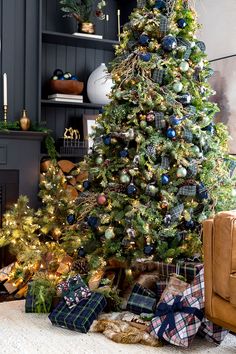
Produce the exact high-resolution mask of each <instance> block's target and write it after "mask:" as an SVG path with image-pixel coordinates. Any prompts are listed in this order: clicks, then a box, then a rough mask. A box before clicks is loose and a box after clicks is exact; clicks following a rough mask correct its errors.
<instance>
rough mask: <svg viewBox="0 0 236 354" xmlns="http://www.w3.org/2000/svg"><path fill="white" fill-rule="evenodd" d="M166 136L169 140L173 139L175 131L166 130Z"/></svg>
mask: <svg viewBox="0 0 236 354" xmlns="http://www.w3.org/2000/svg"><path fill="white" fill-rule="evenodd" d="M166 136H167V138H169V139H174V138H175V137H176V131H175V130H174V129H172V128H168V129H167V131H166Z"/></svg>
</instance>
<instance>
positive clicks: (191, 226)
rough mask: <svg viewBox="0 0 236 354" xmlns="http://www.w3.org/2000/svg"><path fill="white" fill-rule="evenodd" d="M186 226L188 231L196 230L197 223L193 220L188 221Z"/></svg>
mask: <svg viewBox="0 0 236 354" xmlns="http://www.w3.org/2000/svg"><path fill="white" fill-rule="evenodd" d="M184 225H185V227H186V229H187V230H194V229H195V222H194V221H193V220H189V221H186V222H185V224H184Z"/></svg>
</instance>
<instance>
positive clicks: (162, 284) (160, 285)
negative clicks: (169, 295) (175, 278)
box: [155, 279, 168, 301]
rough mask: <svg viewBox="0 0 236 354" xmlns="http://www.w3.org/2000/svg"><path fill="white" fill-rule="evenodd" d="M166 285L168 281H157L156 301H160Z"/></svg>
mask: <svg viewBox="0 0 236 354" xmlns="http://www.w3.org/2000/svg"><path fill="white" fill-rule="evenodd" d="M167 284H168V279H166V280H162V281H158V282H157V283H156V291H155V293H156V298H157V301H159V300H160V298H161V296H162V294H163V291H164V290H165V288H166V286H167Z"/></svg>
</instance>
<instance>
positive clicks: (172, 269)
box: [155, 262, 202, 283]
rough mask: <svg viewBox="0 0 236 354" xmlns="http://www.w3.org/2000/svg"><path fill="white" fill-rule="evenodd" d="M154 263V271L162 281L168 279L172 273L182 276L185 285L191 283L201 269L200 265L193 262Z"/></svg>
mask: <svg viewBox="0 0 236 354" xmlns="http://www.w3.org/2000/svg"><path fill="white" fill-rule="evenodd" d="M155 263H156V270H158V272H159V275H160V277H161V278H162V280H163V279H164V280H165V279H166V278H168V277H169V276H170V275H171V274H172V273H176V274H178V275H182V276H183V277H184V278H185V280H186V282H187V283H191V282H192V281H193V279H194V278H195V276H196V275H197V274H198V273H199V272H200V270H201V269H202V263H195V262H178V263H176V264H173V263H164V262H155Z"/></svg>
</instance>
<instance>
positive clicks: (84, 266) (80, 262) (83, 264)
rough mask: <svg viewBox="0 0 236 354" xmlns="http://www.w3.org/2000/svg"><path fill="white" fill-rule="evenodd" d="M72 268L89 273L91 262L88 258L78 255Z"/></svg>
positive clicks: (82, 272) (83, 273)
mask: <svg viewBox="0 0 236 354" xmlns="http://www.w3.org/2000/svg"><path fill="white" fill-rule="evenodd" d="M72 270H74V271H76V272H78V273H79V274H80V275H85V274H88V272H89V264H88V261H87V259H86V258H83V257H78V258H77V259H76V260H75V261H74V262H73V263H72Z"/></svg>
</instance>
